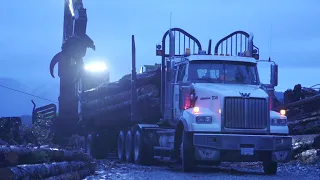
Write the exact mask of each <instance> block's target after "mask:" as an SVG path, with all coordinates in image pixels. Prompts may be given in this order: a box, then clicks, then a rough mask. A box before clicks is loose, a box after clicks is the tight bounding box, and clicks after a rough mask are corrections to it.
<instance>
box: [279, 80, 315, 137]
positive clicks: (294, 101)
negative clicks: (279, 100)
mask: <svg viewBox="0 0 320 180" xmlns="http://www.w3.org/2000/svg"><path fill="white" fill-rule="evenodd" d="M280 109H285V110H286V111H287V113H286V116H287V118H288V126H289V129H290V133H291V134H292V135H301V134H319V133H320V92H319V91H318V90H316V89H313V88H303V87H301V85H300V84H297V85H296V86H295V87H294V89H293V90H291V89H289V90H287V91H286V92H285V93H284V104H282V105H279V106H278V107H276V108H275V110H276V111H278V112H279V111H280Z"/></svg>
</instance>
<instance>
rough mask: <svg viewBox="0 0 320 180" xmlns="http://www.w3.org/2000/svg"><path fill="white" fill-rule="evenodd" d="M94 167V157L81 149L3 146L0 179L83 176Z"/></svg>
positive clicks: (0, 156) (75, 177) (89, 173)
mask: <svg viewBox="0 0 320 180" xmlns="http://www.w3.org/2000/svg"><path fill="white" fill-rule="evenodd" d="M94 170H95V164H94V163H93V158H92V157H91V156H90V155H88V154H86V153H83V152H81V151H68V150H62V149H54V148H46V147H21V146H0V174H1V176H0V179H6V180H10V179H44V178H50V177H52V178H53V177H54V178H56V179H59V178H60V179H83V178H84V177H86V176H89V175H91V174H93V173H94ZM52 178H51V179H52Z"/></svg>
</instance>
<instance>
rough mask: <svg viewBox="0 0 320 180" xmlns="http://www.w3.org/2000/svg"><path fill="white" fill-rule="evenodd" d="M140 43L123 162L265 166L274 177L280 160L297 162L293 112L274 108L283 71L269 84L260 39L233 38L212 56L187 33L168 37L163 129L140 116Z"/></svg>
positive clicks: (161, 50) (122, 140)
mask: <svg viewBox="0 0 320 180" xmlns="http://www.w3.org/2000/svg"><path fill="white" fill-rule="evenodd" d="M167 42H169V48H168V49H166V45H167ZM177 42H178V43H177ZM132 45H133V56H132V57H133V58H132V60H133V61H132V81H131V82H132V86H131V88H132V91H131V94H132V96H131V101H130V104H131V121H130V122H131V123H129V124H128V126H126V127H125V128H122V129H120V130H119V136H118V145H117V153H118V157H119V159H120V160H126V161H127V162H134V163H136V164H150V163H151V162H152V161H153V160H154V159H157V160H161V161H170V162H180V163H181V165H182V170H183V171H184V172H190V171H193V170H194V169H195V168H196V166H197V165H201V164H206V165H217V164H219V163H220V162H224V161H228V162H249V161H262V162H263V167H264V172H265V173H267V174H275V173H276V172H277V163H278V162H288V161H290V159H291V150H292V137H291V136H289V132H288V126H287V118H286V116H285V112H284V111H281V112H274V111H271V110H270V109H271V106H272V98H273V96H272V95H273V91H274V86H276V85H277V78H278V68H277V65H276V64H275V63H273V64H272V65H271V81H270V82H271V83H270V84H268V85H264V84H262V83H261V81H260V78H259V73H258V69H257V64H258V63H259V62H260V61H259V60H258V59H259V49H258V48H257V47H256V46H254V44H253V35H249V34H248V33H246V32H243V31H236V32H234V33H231V34H230V35H228V36H226V37H225V38H223V39H221V40H220V41H219V42H218V43H217V44H216V46H215V48H214V53H211V40H210V41H209V47H208V50H207V52H206V51H204V50H203V49H202V46H201V44H200V42H199V41H198V40H197V39H196V38H195V37H193V36H192V35H190V34H189V33H187V32H186V31H184V30H182V29H179V28H173V29H170V30H169V31H167V32H166V33H165V34H164V36H163V39H162V44H161V45H157V50H156V52H157V55H158V56H161V57H162V62H161V91H160V96H159V97H160V98H159V101H160V109H161V115H162V118H161V119H160V120H156V121H159V122H158V123H139V121H137V119H136V117H134V116H135V112H136V111H137V109H139V108H141V107H139V106H137V105H136V102H137V95H136V88H135V82H136V70H135V43H134V36H133V38H132ZM150 106H151V105H150ZM159 111H160V110H159ZM146 113H147V112H146ZM122 124H123V123H122ZM95 137H96V136H95ZM102 140H103V141H104V139H102ZM100 142H102V141H100Z"/></svg>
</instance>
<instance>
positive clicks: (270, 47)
mask: <svg viewBox="0 0 320 180" xmlns="http://www.w3.org/2000/svg"><path fill="white" fill-rule="evenodd" d="M271 49H272V24H271V25H270V41H269V60H270V57H271V52H272V51H271Z"/></svg>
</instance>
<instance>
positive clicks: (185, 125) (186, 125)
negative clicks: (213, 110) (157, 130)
mask: <svg viewBox="0 0 320 180" xmlns="http://www.w3.org/2000/svg"><path fill="white" fill-rule="evenodd" d="M180 122H182V124H183V129H184V131H185V132H188V131H189V126H188V123H187V120H186V119H185V118H184V117H181V118H180Z"/></svg>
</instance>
